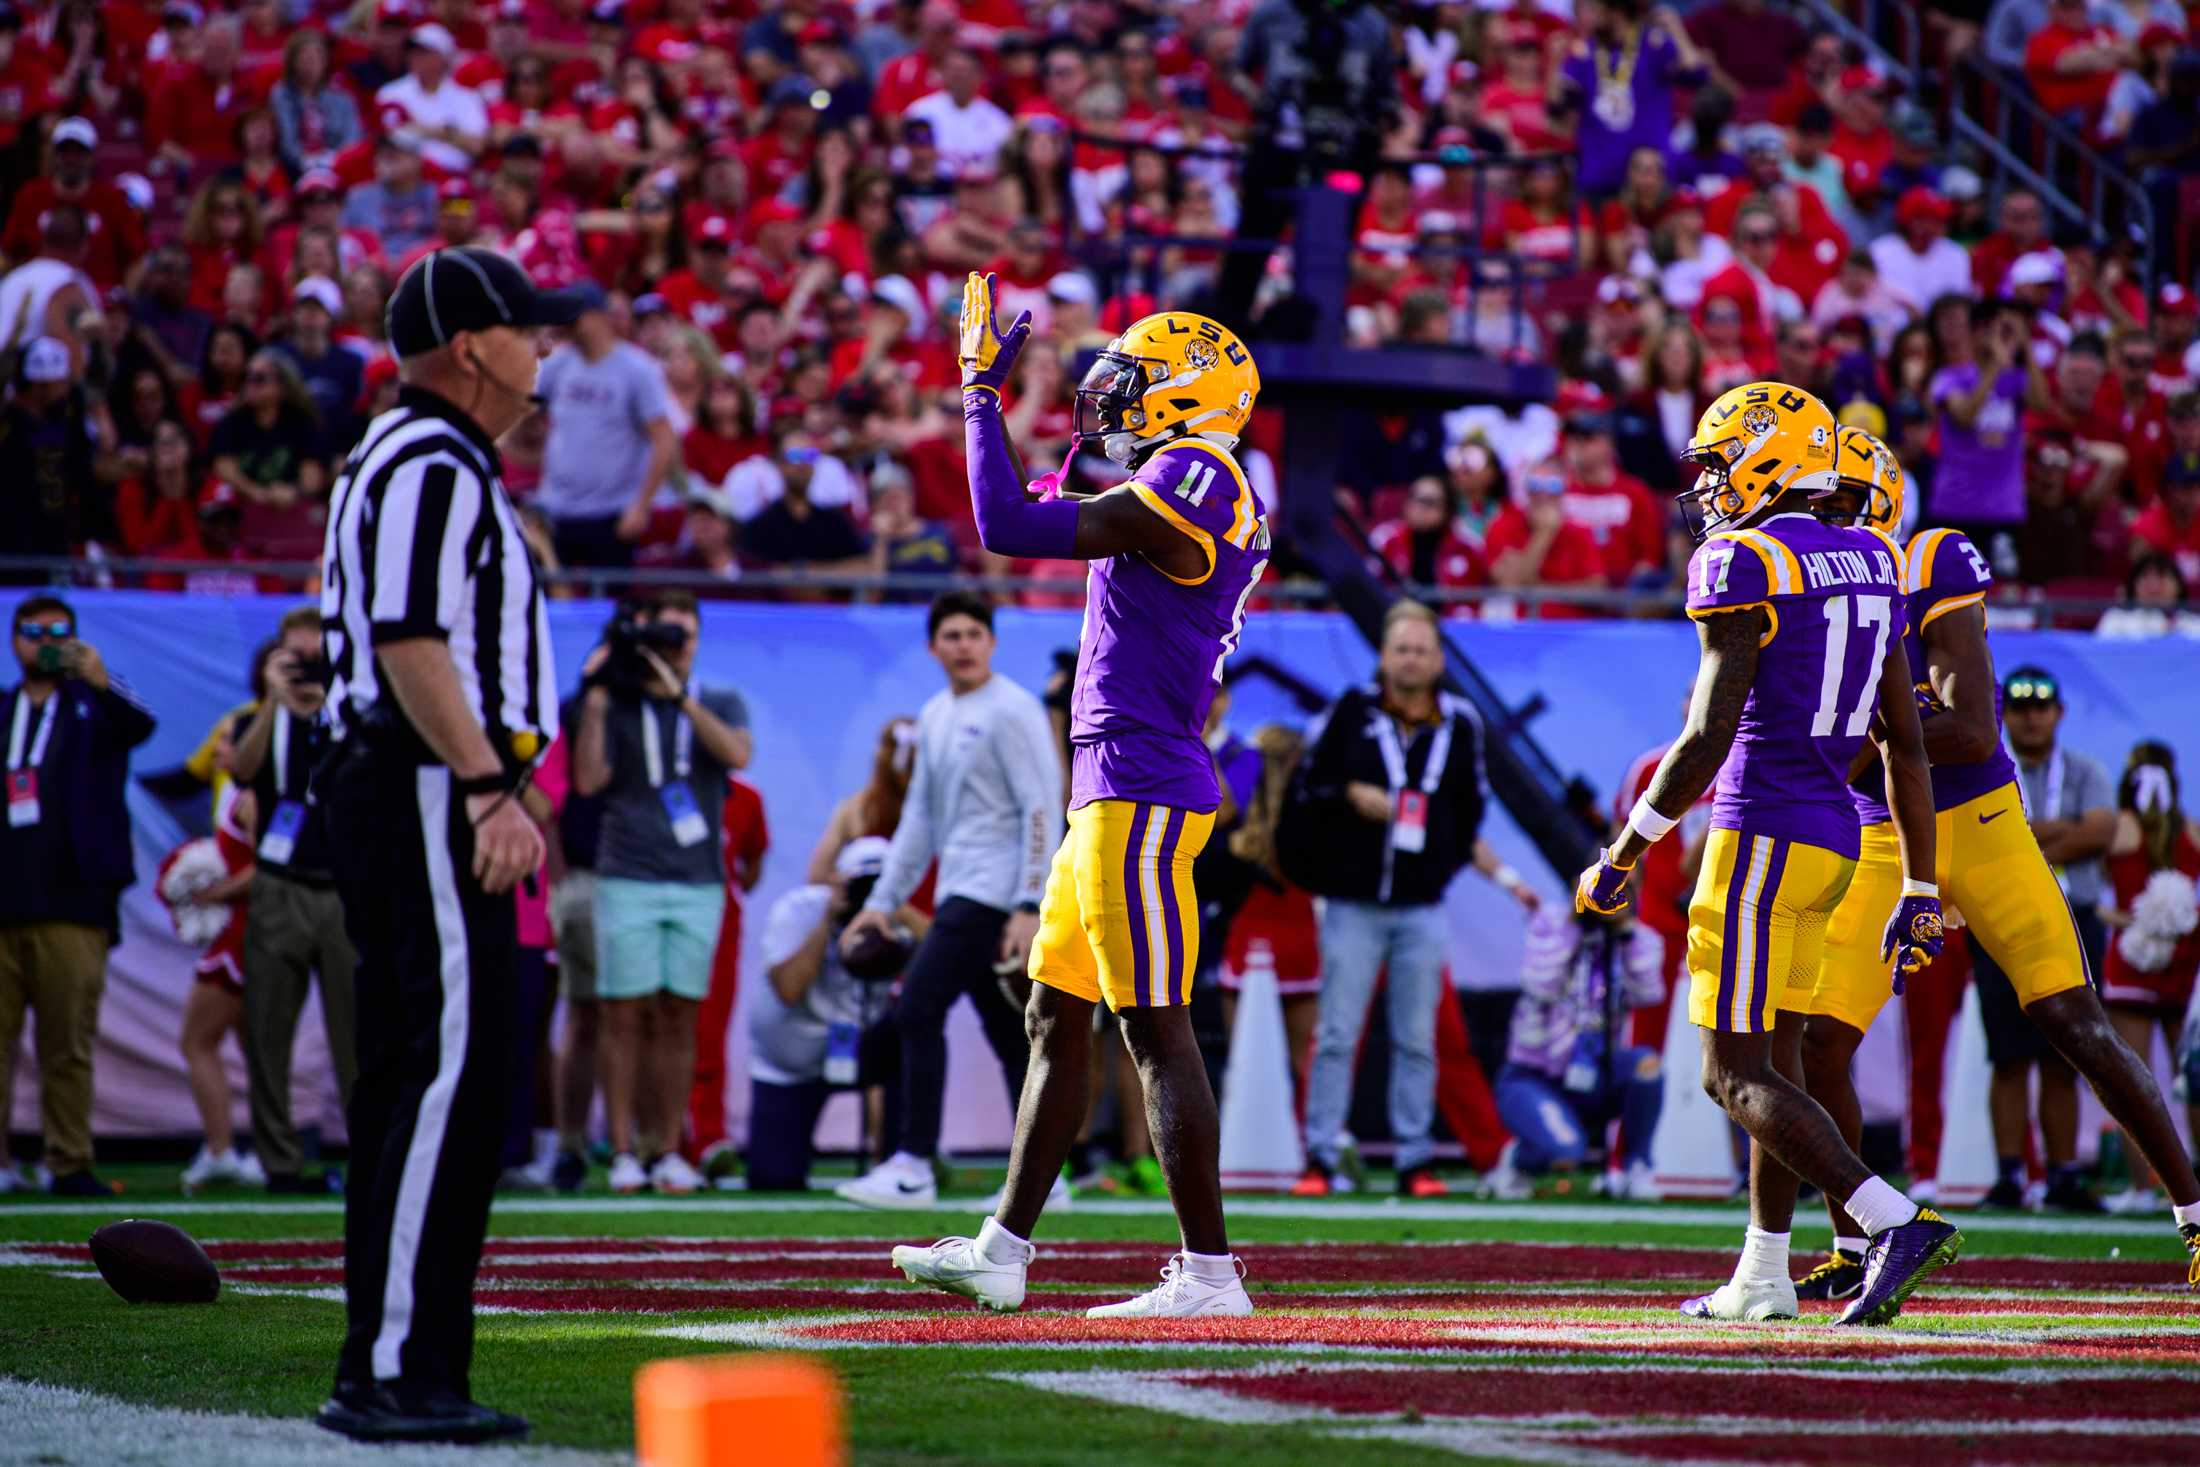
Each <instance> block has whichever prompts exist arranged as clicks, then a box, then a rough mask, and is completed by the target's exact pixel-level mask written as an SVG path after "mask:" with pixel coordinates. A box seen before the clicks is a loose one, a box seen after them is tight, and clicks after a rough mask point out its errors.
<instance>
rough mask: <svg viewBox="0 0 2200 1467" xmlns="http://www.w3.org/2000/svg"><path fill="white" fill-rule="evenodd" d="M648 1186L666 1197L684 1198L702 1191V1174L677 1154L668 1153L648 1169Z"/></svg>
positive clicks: (675, 1152)
mask: <svg viewBox="0 0 2200 1467" xmlns="http://www.w3.org/2000/svg"><path fill="white" fill-rule="evenodd" d="M649 1185H650V1186H651V1187H653V1188H655V1189H656V1190H657V1191H659V1192H661V1193H663V1194H664V1195H665V1196H667V1197H685V1196H687V1195H688V1193H690V1192H699V1191H701V1190H702V1188H703V1174H702V1173H701V1172H699V1171H697V1170H696V1169H695V1168H694V1167H692V1166H689V1165H688V1159H687V1158H686V1157H684V1156H682V1155H681V1154H680V1153H679V1152H677V1151H668V1152H666V1153H665V1154H664V1155H663V1156H660V1157H658V1158H657V1164H656V1165H655V1166H653V1167H651V1168H650V1169H649Z"/></svg>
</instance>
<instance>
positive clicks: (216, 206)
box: [183, 178, 265, 316]
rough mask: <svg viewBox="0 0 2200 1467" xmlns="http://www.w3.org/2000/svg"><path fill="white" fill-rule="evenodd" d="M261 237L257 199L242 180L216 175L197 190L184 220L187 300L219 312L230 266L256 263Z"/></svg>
mask: <svg viewBox="0 0 2200 1467" xmlns="http://www.w3.org/2000/svg"><path fill="white" fill-rule="evenodd" d="M264 238H265V229H264V228H263V226H262V224H261V220H260V205H259V201H258V200H256V199H254V198H253V197H252V191H251V190H250V189H247V188H246V187H245V186H244V185H243V184H242V183H241V182H239V181H238V180H236V179H234V178H217V179H215V180H214V181H212V182H211V183H209V184H207V185H206V186H205V187H204V188H202V189H200V190H199V191H198V194H197V196H196V197H194V198H193V199H192V200H191V207H190V210H189V211H188V212H187V213H186V214H185V215H184V218H183V243H184V247H185V248H186V249H188V250H190V252H191V304H192V305H194V306H196V307H197V308H198V309H200V310H202V311H205V312H207V313H208V314H209V315H217V316H218V315H220V314H221V312H222V290H223V287H224V286H226V285H227V284H228V282H229V272H230V270H231V269H233V268H235V267H236V266H238V265H258V264H259V263H260V245H261V242H262V240H263V239H264Z"/></svg>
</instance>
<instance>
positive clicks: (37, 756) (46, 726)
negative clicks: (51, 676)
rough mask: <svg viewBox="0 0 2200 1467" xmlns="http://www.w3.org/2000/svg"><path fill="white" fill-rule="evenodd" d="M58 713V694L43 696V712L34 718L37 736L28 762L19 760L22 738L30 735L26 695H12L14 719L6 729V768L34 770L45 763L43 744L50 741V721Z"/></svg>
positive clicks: (44, 747) (17, 691) (21, 754)
mask: <svg viewBox="0 0 2200 1467" xmlns="http://www.w3.org/2000/svg"><path fill="white" fill-rule="evenodd" d="M60 712H61V690H60V689H59V688H55V689H54V690H53V691H52V692H50V693H48V694H47V695H46V711H45V712H44V713H41V714H40V715H39V718H38V734H37V737H35V738H33V739H32V740H31V752H30V760H29V762H28V763H27V764H26V763H25V761H24V758H23V736H24V735H25V734H26V733H28V732H29V731H30V717H31V700H30V695H29V694H27V693H25V692H24V691H23V690H22V689H21V688H18V689H16V691H15V716H14V718H13V720H12V721H11V722H10V723H9V725H8V768H10V769H24V768H30V769H36V768H38V767H39V766H40V765H41V764H44V763H45V762H46V743H47V741H48V740H50V739H51V738H52V737H53V725H54V718H55V716H56V715H58V714H59V713H60Z"/></svg>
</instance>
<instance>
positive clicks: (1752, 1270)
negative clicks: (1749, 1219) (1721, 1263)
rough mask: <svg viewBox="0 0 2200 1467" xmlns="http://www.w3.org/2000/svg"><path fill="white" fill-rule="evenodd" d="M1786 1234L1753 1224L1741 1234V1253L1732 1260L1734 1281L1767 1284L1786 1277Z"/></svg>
mask: <svg viewBox="0 0 2200 1467" xmlns="http://www.w3.org/2000/svg"><path fill="white" fill-rule="evenodd" d="M1788 1237H1789V1235H1788V1234H1786V1233H1768V1232H1766V1231H1765V1230H1764V1229H1763V1228H1760V1227H1756V1226H1754V1225H1752V1226H1751V1227H1750V1229H1749V1231H1747V1232H1745V1233H1743V1234H1742V1256H1741V1257H1740V1258H1738V1259H1736V1260H1735V1262H1734V1282H1735V1283H1738V1284H1769V1283H1771V1282H1772V1281H1773V1280H1775V1279H1784V1278H1786V1277H1787V1276H1788Z"/></svg>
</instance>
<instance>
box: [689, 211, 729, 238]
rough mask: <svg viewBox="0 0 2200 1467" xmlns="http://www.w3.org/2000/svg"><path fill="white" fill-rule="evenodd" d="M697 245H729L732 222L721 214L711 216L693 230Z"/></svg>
mask: <svg viewBox="0 0 2200 1467" xmlns="http://www.w3.org/2000/svg"><path fill="white" fill-rule="evenodd" d="M695 242H696V243H697V244H714V245H730V244H732V243H733V222H732V221H731V220H729V219H728V218H726V216H725V215H723V214H713V215H711V216H710V217H709V218H708V219H705V220H704V221H703V222H702V223H701V224H699V225H697V226H696V229H695Z"/></svg>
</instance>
